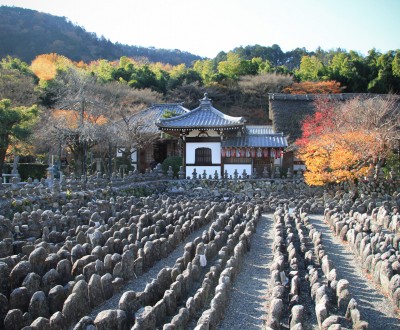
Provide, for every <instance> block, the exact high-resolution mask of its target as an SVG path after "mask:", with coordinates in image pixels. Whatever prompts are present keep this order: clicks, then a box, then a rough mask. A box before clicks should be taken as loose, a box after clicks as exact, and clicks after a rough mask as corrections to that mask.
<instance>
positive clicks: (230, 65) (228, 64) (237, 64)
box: [218, 52, 242, 80]
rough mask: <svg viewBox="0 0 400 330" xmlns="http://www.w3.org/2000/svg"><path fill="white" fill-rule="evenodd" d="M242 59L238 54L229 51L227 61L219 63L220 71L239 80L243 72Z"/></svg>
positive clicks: (230, 77)
mask: <svg viewBox="0 0 400 330" xmlns="http://www.w3.org/2000/svg"><path fill="white" fill-rule="evenodd" d="M241 64H242V60H241V58H240V56H239V55H238V54H235V53H233V52H229V53H228V54H227V59H226V61H221V62H219V63H218V73H220V74H223V75H225V76H226V77H228V78H229V79H233V80H237V79H238V78H239V75H240V72H241Z"/></svg>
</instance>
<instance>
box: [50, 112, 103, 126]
mask: <svg viewBox="0 0 400 330" xmlns="http://www.w3.org/2000/svg"><path fill="white" fill-rule="evenodd" d="M53 117H54V118H55V119H57V120H60V121H64V123H65V125H66V126H67V127H68V128H70V129H76V128H78V126H79V123H80V121H81V120H82V118H81V114H80V113H79V112H77V111H74V110H54V111H53ZM83 120H84V121H86V122H89V123H91V124H96V125H99V126H101V125H104V124H106V123H107V118H106V117H104V116H103V115H99V116H94V115H91V114H88V113H84V115H83Z"/></svg>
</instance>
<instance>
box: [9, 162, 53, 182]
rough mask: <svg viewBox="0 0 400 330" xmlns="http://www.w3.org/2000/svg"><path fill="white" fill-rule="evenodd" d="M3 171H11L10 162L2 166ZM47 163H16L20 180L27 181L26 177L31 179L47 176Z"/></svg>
mask: <svg viewBox="0 0 400 330" xmlns="http://www.w3.org/2000/svg"><path fill="white" fill-rule="evenodd" d="M4 167H5V168H4V170H3V173H8V174H9V173H11V171H12V164H6V165H5V166H4ZM48 167H49V165H48V164H38V163H19V164H18V173H19V176H20V178H21V181H27V180H28V178H32V179H38V180H40V179H42V178H46V176H47V171H46V170H47V168H48Z"/></svg>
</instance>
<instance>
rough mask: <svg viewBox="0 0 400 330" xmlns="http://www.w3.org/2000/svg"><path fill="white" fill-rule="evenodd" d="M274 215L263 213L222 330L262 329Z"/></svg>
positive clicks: (270, 259)
mask: <svg viewBox="0 0 400 330" xmlns="http://www.w3.org/2000/svg"><path fill="white" fill-rule="evenodd" d="M272 227H273V220H272V218H271V215H265V214H263V215H262V217H261V218H260V220H259V223H258V225H257V231H256V232H255V233H254V235H253V237H252V240H251V250H250V252H248V253H247V254H246V255H245V259H244V262H243V268H242V270H241V272H240V273H239V275H238V276H237V278H236V280H235V282H234V283H233V287H232V291H231V297H230V302H229V305H228V308H227V310H226V313H225V319H224V320H223V321H222V322H221V324H220V327H219V329H220V330H232V329H243V330H244V329H246V330H251V329H262V328H263V323H264V320H265V319H266V314H267V306H266V305H265V304H266V299H267V297H268V295H269V292H268V279H269V275H270V271H269V266H270V263H271V262H272V257H273V256H272V253H271V248H272V242H273V238H272Z"/></svg>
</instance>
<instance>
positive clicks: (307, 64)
mask: <svg viewBox="0 0 400 330" xmlns="http://www.w3.org/2000/svg"><path fill="white" fill-rule="evenodd" d="M323 68H324V65H323V64H322V62H321V61H320V60H319V59H318V58H317V57H316V56H303V57H302V58H301V63H300V68H299V69H298V70H296V72H295V76H296V77H297V78H298V79H299V80H300V81H318V80H319V79H320V77H321V74H322V71H323Z"/></svg>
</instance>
